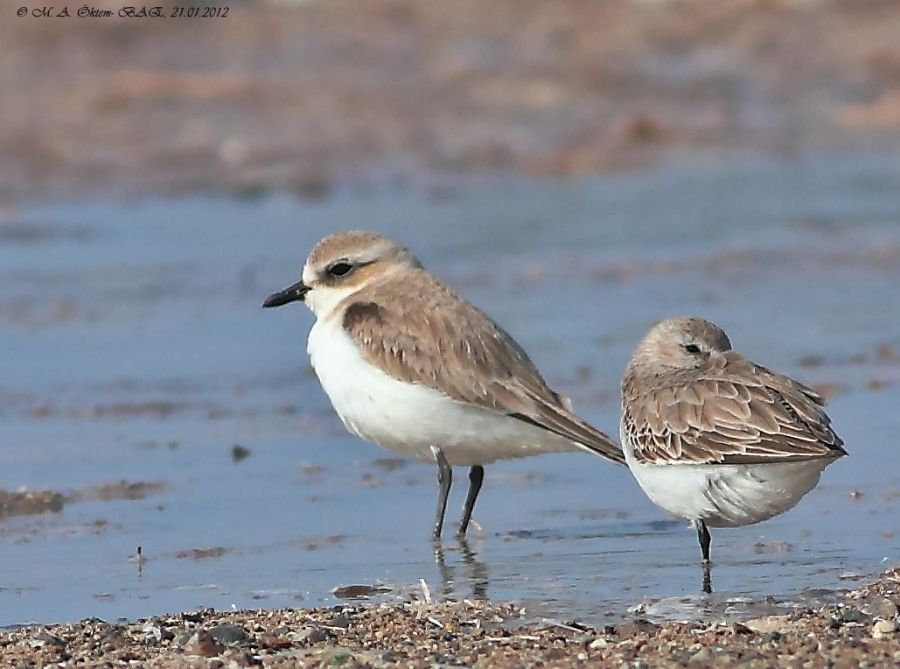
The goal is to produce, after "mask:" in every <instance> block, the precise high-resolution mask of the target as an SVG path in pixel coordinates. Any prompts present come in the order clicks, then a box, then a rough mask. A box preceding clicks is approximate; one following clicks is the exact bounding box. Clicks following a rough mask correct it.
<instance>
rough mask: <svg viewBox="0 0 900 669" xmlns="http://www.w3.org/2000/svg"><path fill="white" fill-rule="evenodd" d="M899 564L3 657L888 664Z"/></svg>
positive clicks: (130, 636)
mask: <svg viewBox="0 0 900 669" xmlns="http://www.w3.org/2000/svg"><path fill="white" fill-rule="evenodd" d="M898 605H900V569H894V570H892V571H889V572H886V573H885V574H883V575H882V576H881V577H880V578H879V580H878V582H876V583H874V584H872V585H869V586H866V587H864V588H861V589H860V590H856V591H854V592H850V593H848V594H847V595H846V596H845V598H844V599H843V601H842V602H841V603H839V604H836V605H831V606H825V607H822V608H820V609H817V610H812V609H810V610H805V611H797V612H794V613H790V614H788V615H779V616H767V617H763V618H757V619H754V620H747V621H744V622H741V623H736V622H706V623H664V624H661V625H657V624H654V623H652V622H649V621H646V620H632V621H627V622H623V623H621V624H619V625H615V626H609V627H606V628H604V629H593V628H590V627H586V626H583V625H581V624H579V623H577V622H571V621H570V622H567V623H563V622H555V621H554V622H551V621H546V620H544V621H539V622H537V621H534V620H533V619H530V618H529V616H528V613H527V611H524V610H522V609H521V608H519V607H518V606H516V605H514V604H509V603H491V602H481V601H468V600H465V601H461V602H447V603H438V604H428V603H424V602H408V603H393V604H383V605H380V606H371V607H365V606H336V607H333V608H326V609H311V610H280V611H236V612H226V613H223V612H217V611H213V610H211V609H210V610H205V611H199V612H189V613H181V614H177V615H172V616H159V617H154V618H150V619H148V620H141V621H137V622H135V623H131V624H110V623H106V622H103V621H100V620H96V619H94V620H83V621H81V622H77V623H70V624H64V625H54V626H47V627H29V628H22V629H17V630H14V631H7V632H3V633H2V634H0V666H4V667H37V666H51V665H63V666H73V665H79V666H110V667H112V666H127V665H131V666H149V667H249V666H264V667H295V666H296V667H393V666H407V667H421V666H476V667H519V666H547V667H575V666H584V665H594V666H598V665H600V666H622V665H626V664H627V665H628V666H630V667H659V666H666V667H668V666H672V667H698V666H708V665H712V664H715V666H717V667H746V668H748V669H752V668H755V667H770V666H787V667H881V666H897V665H900V632H898V627H900V619H898Z"/></svg>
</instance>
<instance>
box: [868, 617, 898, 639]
mask: <svg viewBox="0 0 900 669" xmlns="http://www.w3.org/2000/svg"><path fill="white" fill-rule="evenodd" d="M896 631H897V623H895V622H894V621H893V620H879V621H877V622H876V623H875V624H874V625H872V636H873V637H874V638H876V639H882V638H884V637H886V636H890V635H891V634H893V633H894V632H896Z"/></svg>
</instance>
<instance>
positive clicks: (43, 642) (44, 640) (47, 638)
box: [28, 634, 66, 648]
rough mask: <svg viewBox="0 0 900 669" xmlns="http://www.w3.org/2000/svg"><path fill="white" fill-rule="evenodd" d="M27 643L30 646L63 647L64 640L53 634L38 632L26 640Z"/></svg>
mask: <svg viewBox="0 0 900 669" xmlns="http://www.w3.org/2000/svg"><path fill="white" fill-rule="evenodd" d="M28 645H29V646H31V647H32V648H47V647H56V648H64V647H65V645H66V642H65V641H63V640H62V639H60V638H59V637H58V636H53V635H52V634H38V635H37V636H35V637H34V638H32V639H29V640H28Z"/></svg>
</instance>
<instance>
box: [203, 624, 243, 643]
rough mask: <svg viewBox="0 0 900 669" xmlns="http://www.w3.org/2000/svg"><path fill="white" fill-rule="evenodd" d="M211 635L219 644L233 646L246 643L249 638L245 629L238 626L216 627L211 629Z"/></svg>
mask: <svg viewBox="0 0 900 669" xmlns="http://www.w3.org/2000/svg"><path fill="white" fill-rule="evenodd" d="M209 635H210V636H211V637H212V638H213V639H214V640H215V641H217V642H218V643H221V644H225V645H226V646H232V645H236V644H240V643H245V642H246V641H247V640H248V639H249V636H248V635H247V632H246V631H245V630H244V628H243V627H239V626H238V625H216V626H215V627H210V628H209Z"/></svg>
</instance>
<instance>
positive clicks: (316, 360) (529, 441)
mask: <svg viewBox="0 0 900 669" xmlns="http://www.w3.org/2000/svg"><path fill="white" fill-rule="evenodd" d="M328 306H331V305H328ZM323 311H324V309H323ZM307 351H308V353H309V356H310V360H311V361H312V366H313V368H314V369H315V371H316V375H317V376H318V377H319V382H320V383H321V384H322V388H323V389H324V390H325V393H326V394H327V395H328V398H329V399H330V400H331V404H332V406H334V410H335V411H336V412H337V414H338V416H340V418H341V420H342V421H343V422H344V425H345V426H346V427H347V429H348V430H349V431H350V432H352V433H353V434H355V435H357V436H359V437H361V438H362V439H365V440H367V441H371V442H374V443H376V444H378V445H379V446H382V447H384V448H387V449H390V450H392V451H396V452H398V453H401V454H403V455H406V456H409V457H412V458H416V459H418V460H422V461H426V462H434V453H433V452H432V450H431V447H432V446H437V447H439V448H440V449H441V450H442V451H443V453H444V455H445V456H446V458H447V461H448V462H449V463H450V464H451V465H469V466H471V465H484V464H488V463H490V462H493V461H495V460H499V459H506V458H518V457H525V456H530V455H539V454H541V453H552V452H564V451H575V450H579V449H578V447H576V446H575V445H574V444H573V443H572V442H570V441H569V440H568V439H565V438H563V437H560V436H558V435H555V434H553V433H551V432H548V431H547V430H543V429H541V428H539V427H535V426H533V425H530V424H528V423H526V422H524V421H522V420H519V419H517V418H512V417H509V416H504V415H502V414H498V413H495V412H492V411H489V410H487V409H482V408H479V407H475V406H472V405H467V404H464V403H462V402H457V401H456V400H453V399H451V398H449V397H447V396H446V395H445V394H444V393H442V392H440V391H439V390H435V389H433V388H428V387H426V386H423V385H419V384H413V383H406V382H403V381H398V380H396V379H394V378H393V377H391V376H389V375H388V374H386V373H385V372H383V371H382V370H381V369H379V368H378V367H376V366H375V365H372V364H371V363H369V362H368V361H367V360H366V359H365V358H363V356H362V355H361V353H360V351H359V349H358V348H357V346H356V344H355V342H354V341H353V339H351V337H350V336H349V335H348V334H347V333H346V332H345V331H344V328H343V325H342V323H341V318H340V316H339V315H336V314H334V315H330V316H325V317H319V318H318V319H317V320H316V322H315V324H314V325H313V327H312V330H310V333H309V341H308V343H307Z"/></svg>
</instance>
